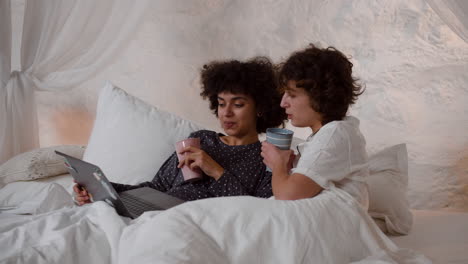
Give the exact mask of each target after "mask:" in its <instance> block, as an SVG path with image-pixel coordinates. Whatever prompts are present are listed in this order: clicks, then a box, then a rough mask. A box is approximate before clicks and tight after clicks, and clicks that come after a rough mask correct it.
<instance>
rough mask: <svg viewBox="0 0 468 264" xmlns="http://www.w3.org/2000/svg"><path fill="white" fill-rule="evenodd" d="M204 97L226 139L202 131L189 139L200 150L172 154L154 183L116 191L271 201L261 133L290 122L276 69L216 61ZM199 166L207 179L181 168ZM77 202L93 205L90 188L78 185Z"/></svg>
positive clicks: (206, 72)
mask: <svg viewBox="0 0 468 264" xmlns="http://www.w3.org/2000/svg"><path fill="white" fill-rule="evenodd" d="M201 84H202V92H201V94H200V95H201V96H202V97H203V98H204V99H205V98H208V99H209V102H210V108H211V110H213V112H214V114H215V115H216V117H217V118H218V120H219V122H220V125H221V127H222V128H223V130H224V132H225V135H224V134H220V133H216V132H214V131H208V130H200V131H196V132H194V133H191V134H190V136H189V137H190V138H200V146H201V147H200V148H195V147H188V148H185V149H184V150H183V151H182V152H181V153H184V152H185V153H186V155H185V159H184V160H182V161H180V162H179V161H178V159H177V153H175V152H174V153H173V154H172V155H171V156H170V157H169V158H168V159H167V160H166V161H165V162H164V164H163V165H162V166H161V168H160V169H159V171H158V172H157V174H156V176H155V177H154V179H153V180H152V181H149V182H143V183H140V184H138V185H124V184H118V183H112V185H113V186H114V188H115V189H116V191H117V192H122V191H126V190H130V189H135V188H140V187H145V186H146V187H151V188H154V189H156V190H159V191H162V192H165V193H167V194H170V195H173V196H175V197H178V198H181V199H183V200H197V199H203V198H210V197H220V196H236V195H251V196H256V197H265V198H266V197H270V196H272V191H271V173H270V172H268V171H266V167H265V165H264V164H263V162H262V157H261V156H260V152H261V143H260V142H259V140H258V134H259V133H263V132H265V131H266V129H267V128H268V127H277V126H280V125H282V124H283V122H284V120H285V119H286V114H285V112H284V110H283V109H282V108H281V107H280V106H279V103H280V101H281V95H280V93H279V92H278V89H277V81H276V75H275V70H274V66H273V65H272V63H271V62H270V60H269V59H268V58H265V57H256V58H253V59H251V60H248V61H245V62H241V61H237V60H230V61H222V62H216V61H215V62H212V63H210V64H208V65H205V66H204V67H203V69H202V70H201ZM184 165H187V166H190V167H191V168H192V169H193V168H199V169H201V170H202V171H203V174H204V177H203V178H202V179H201V180H198V181H191V182H186V181H184V177H183V175H182V172H181V169H180V168H181V167H182V166H184ZM74 190H75V193H76V197H75V200H76V201H77V203H78V204H80V205H82V204H84V203H88V202H90V200H89V196H88V194H87V192H86V190H80V186H78V185H75V187H74Z"/></svg>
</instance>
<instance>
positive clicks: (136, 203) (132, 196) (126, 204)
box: [55, 151, 185, 219]
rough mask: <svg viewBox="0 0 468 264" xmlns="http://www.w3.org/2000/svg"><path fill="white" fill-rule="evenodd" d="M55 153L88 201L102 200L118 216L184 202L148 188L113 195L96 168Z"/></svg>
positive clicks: (108, 183)
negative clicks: (112, 208) (81, 187)
mask: <svg viewBox="0 0 468 264" xmlns="http://www.w3.org/2000/svg"><path fill="white" fill-rule="evenodd" d="M55 153H56V154H57V155H60V156H62V157H64V158H65V166H66V167H67V169H68V171H69V172H70V174H71V175H72V177H73V178H74V179H75V181H76V183H78V184H79V185H81V186H83V187H84V188H85V189H86V190H87V191H88V193H89V194H90V197H91V201H93V202H95V201H104V202H106V203H108V204H109V205H110V206H112V207H114V208H115V210H116V211H117V213H118V214H119V215H121V216H126V217H130V218H132V219H134V218H137V217H138V216H140V215H141V214H143V213H144V212H146V211H154V210H166V209H169V208H171V207H174V206H176V205H179V204H181V203H183V202H185V201H184V200H182V199H179V198H176V197H174V196H171V195H169V194H166V193H164V192H161V191H158V190H155V189H153V188H149V187H141V188H137V189H133V190H129V191H124V192H121V193H117V192H116V191H115V189H114V187H113V186H112V184H111V183H110V182H109V180H107V178H106V176H105V175H104V173H103V172H102V170H101V169H100V168H99V167H98V166H96V165H94V164H91V163H88V162H86V161H83V160H81V159H77V158H74V157H72V156H69V155H67V154H65V153H62V152H59V151H55Z"/></svg>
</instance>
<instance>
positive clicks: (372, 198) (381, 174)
mask: <svg viewBox="0 0 468 264" xmlns="http://www.w3.org/2000/svg"><path fill="white" fill-rule="evenodd" d="M367 183H368V184H369V214H370V215H371V216H372V217H373V218H374V219H375V220H377V221H376V222H377V223H378V224H379V223H380V224H379V227H380V228H381V229H382V231H384V232H386V233H388V234H392V235H402V234H408V233H409V231H410V229H411V226H412V224H413V215H412V214H411V211H410V207H409V202H408V199H407V197H406V190H407V186H408V154H407V150H406V145H405V144H399V145H395V146H391V147H388V148H385V149H383V150H381V151H380V152H378V153H376V154H374V155H371V156H370V157H369V178H368V180H367Z"/></svg>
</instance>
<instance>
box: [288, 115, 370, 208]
mask: <svg viewBox="0 0 468 264" xmlns="http://www.w3.org/2000/svg"><path fill="white" fill-rule="evenodd" d="M298 152H299V154H300V158H299V160H298V162H297V165H296V167H295V168H293V169H292V171H291V172H292V173H300V174H303V175H305V176H307V177H309V178H311V179H312V180H313V181H315V182H316V183H317V184H318V185H320V186H321V187H322V188H324V189H330V187H332V186H336V187H337V188H340V189H342V190H344V191H346V192H347V193H349V194H350V195H351V196H353V197H354V198H355V199H356V200H357V201H358V202H359V203H361V204H362V206H363V207H364V208H366V209H367V208H368V205H369V197H368V196H369V194H368V191H367V184H366V179H367V176H368V175H369V168H368V165H367V152H366V141H365V139H364V137H363V136H362V134H361V131H360V130H359V120H358V119H357V118H355V117H352V116H347V117H345V118H344V119H343V120H342V121H333V122H330V123H328V124H326V125H324V126H323V127H322V128H320V130H319V131H318V132H317V133H315V134H312V135H311V136H309V138H307V141H306V142H304V143H301V144H299V145H298Z"/></svg>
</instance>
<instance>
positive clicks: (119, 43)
mask: <svg viewBox="0 0 468 264" xmlns="http://www.w3.org/2000/svg"><path fill="white" fill-rule="evenodd" d="M25 3H26V5H25V11H24V12H25V13H24V22H23V34H22V40H21V49H20V53H21V56H20V60H21V61H20V65H21V69H20V70H18V71H16V70H15V71H12V69H11V59H12V53H13V50H12V48H14V47H12V45H11V40H12V30H11V25H12V23H11V0H0V35H1V38H0V98H1V99H0V100H1V101H0V102H1V105H0V164H1V163H3V162H5V161H6V160H7V159H9V158H11V157H12V156H14V155H16V154H18V153H21V152H24V151H27V150H30V149H33V148H36V147H38V146H39V137H38V128H37V127H38V126H37V113H36V103H35V99H34V91H37V90H41V91H64V90H69V89H73V88H74V87H76V86H78V85H79V84H80V83H82V82H83V81H85V80H87V79H89V78H90V77H92V76H94V75H95V74H97V73H99V72H100V70H101V69H103V68H104V66H105V65H106V64H108V63H110V62H112V61H111V60H112V59H113V58H115V54H117V53H118V52H119V51H121V50H122V49H123V48H124V47H125V44H126V43H127V40H129V39H131V37H130V35H131V34H132V33H134V32H135V31H136V30H135V28H136V26H137V25H138V23H139V22H140V21H141V18H142V17H144V12H145V10H146V6H147V4H148V1H147V0H139V1H132V0H118V1H115V0H102V1H94V0H80V1H78V0H67V1H62V0H26V1H25Z"/></svg>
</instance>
